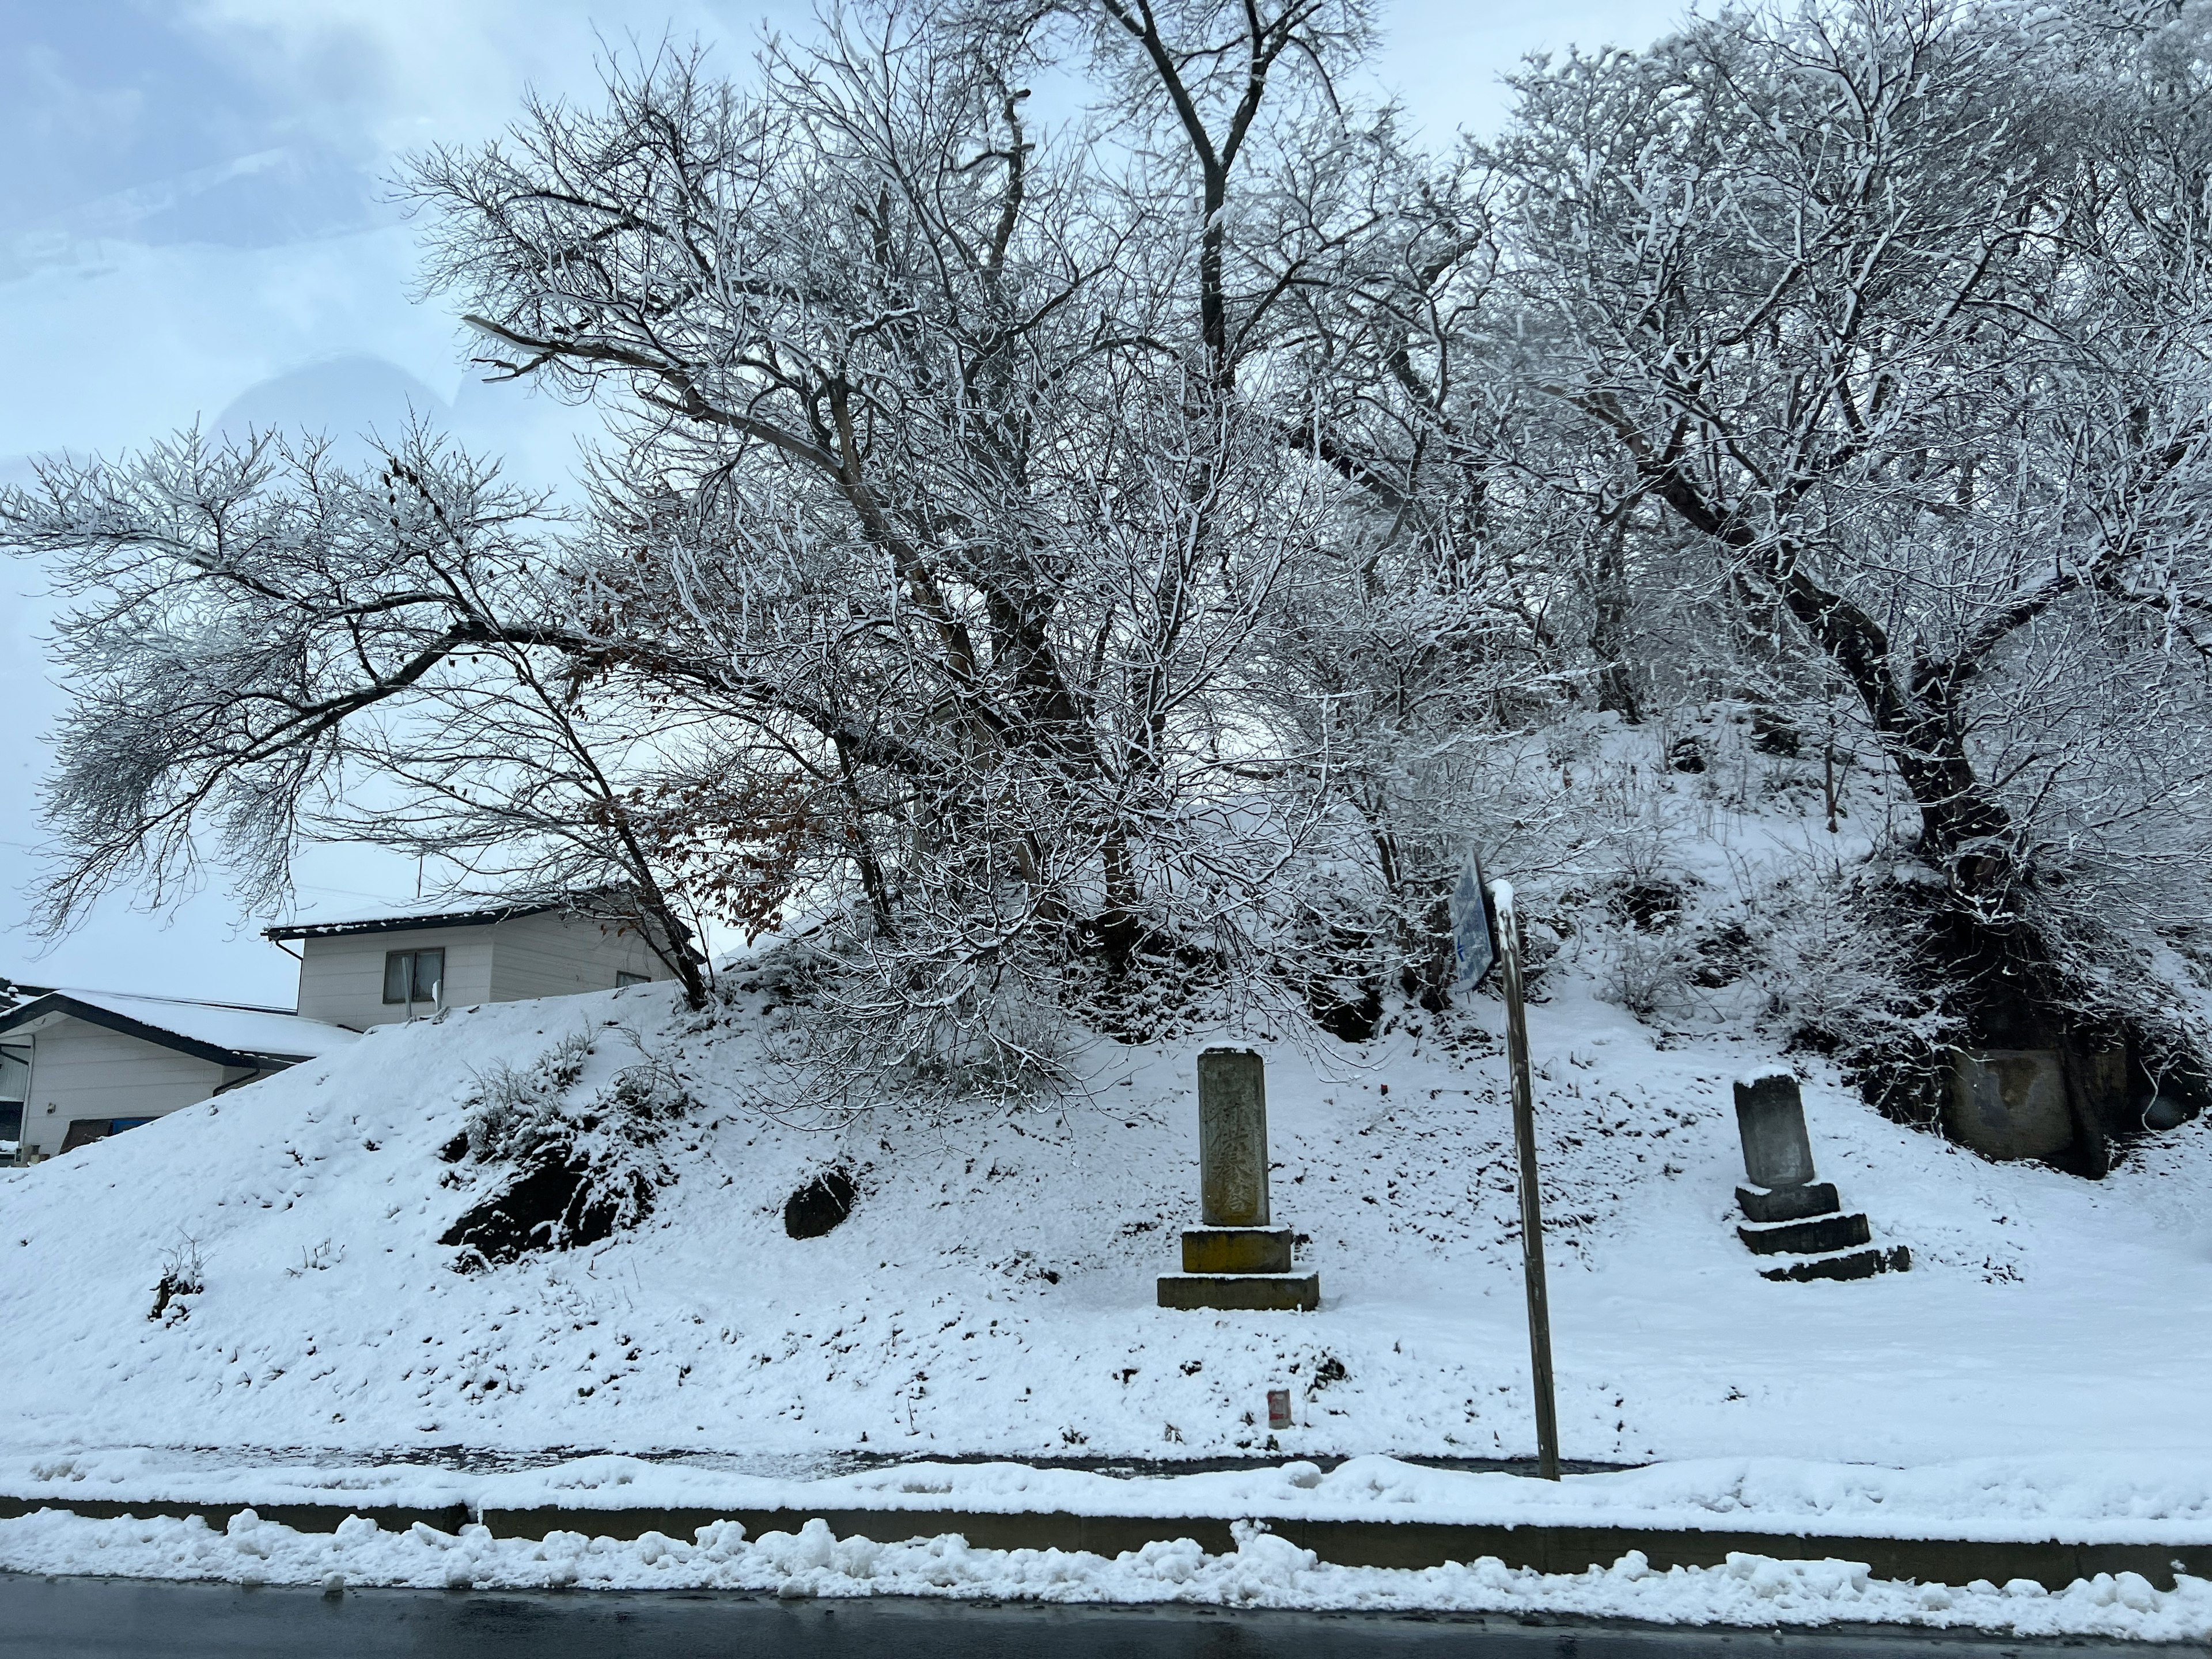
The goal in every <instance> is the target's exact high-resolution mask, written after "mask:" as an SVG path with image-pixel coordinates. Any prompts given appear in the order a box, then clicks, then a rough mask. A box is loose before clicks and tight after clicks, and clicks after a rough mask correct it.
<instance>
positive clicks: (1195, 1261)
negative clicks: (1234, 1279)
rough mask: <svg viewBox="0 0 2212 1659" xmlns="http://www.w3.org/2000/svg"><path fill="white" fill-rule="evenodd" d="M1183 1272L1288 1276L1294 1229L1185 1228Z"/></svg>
mask: <svg viewBox="0 0 2212 1659" xmlns="http://www.w3.org/2000/svg"><path fill="white" fill-rule="evenodd" d="M1182 1270H1183V1271H1184V1272H1185V1273H1288V1272H1290V1270H1291V1230H1290V1229H1289V1228H1288V1227H1186V1228H1184V1229H1183V1230H1182Z"/></svg>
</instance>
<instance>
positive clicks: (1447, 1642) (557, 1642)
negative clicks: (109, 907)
mask: <svg viewBox="0 0 2212 1659" xmlns="http://www.w3.org/2000/svg"><path fill="white" fill-rule="evenodd" d="M2180 1651H2191V1652H2198V1653H2201V1652H2202V1650H2201V1649H2190V1650H2179V1649H2165V1648H2151V1647H2147V1646H2143V1645H2141V1644H2128V1643H2103V1642H2092V1643H2078V1642H2073V1643H2065V1644H2059V1643H2047V1642H2023V1641H2017V1640H1994V1639H1990V1638H1976V1637H1964V1636H1949V1635H1942V1634H1929V1633H1923V1632H1889V1631H1866V1630H1844V1629H1830V1630H1825V1631H1813V1632H1792V1633H1789V1634H1781V1633H1778V1632H1771V1631H1741V1630H1735V1631H1730V1630H1662V1629H1650V1628H1642V1627H1635V1628H1632V1627H1626V1626H1609V1625H1593V1624H1564V1623H1562V1624H1538V1625H1527V1624H1522V1623H1521V1622H1519V1621H1518V1620H1514V1619H1510V1618H1504V1617H1499V1616H1496V1615H1492V1616H1490V1617H1474V1616H1464V1617H1462V1616H1454V1615H1443V1616H1438V1617H1434V1618H1409V1617H1406V1616H1404V1615H1386V1614H1368V1613H1270V1612H1227V1611H1223V1610H1221V1609H1218V1608H1201V1607H1145V1608H1129V1607H1030V1606H1003V1605H979V1604H974V1603H969V1602H960V1601H954V1602H940V1601H898V1600H894V1599H890V1598H885V1599H882V1600H878V1601H797V1602H781V1601H775V1599H773V1598H772V1597H765V1596H742V1595H683V1594H660V1593H644V1592H640V1593H635V1594H625V1593H606V1592H602V1593H598V1594H575V1593H570V1594H566V1595H558V1594H556V1595H535V1594H527V1595H526V1594H502V1593H500V1592H496V1591H437V1590H356V1591H352V1592H349V1593H348V1594H347V1595H344V1596H343V1597H340V1598H335V1599H332V1598H325V1596H323V1595H321V1594H320V1593H319V1592H318V1591H315V1590H313V1589H240V1588H238V1587H236V1586H234V1585H222V1584H164V1583H145V1582H143V1581H133V1580H121V1579H95V1578H62V1579H46V1578H38V1577H18V1576H14V1575H7V1574H0V1656H4V1659H19V1656H22V1659H29V1656H38V1659H47V1656H54V1659H141V1656H161V1659H203V1656H204V1659H217V1656H220V1659H264V1656H277V1655H284V1656H290V1655H295V1654H297V1655H318V1656H319V1655H333V1656H346V1659H352V1656H356V1655H358V1656H364V1659H386V1656H392V1659H399V1656H406V1659H461V1656H466V1659H618V1656H627V1655H638V1656H645V1659H710V1656H711V1659H753V1656H762V1659H852V1656H860V1655H868V1656H878V1655H888V1656H895V1659H1001V1656H1005V1659H1015V1656H1029V1655H1043V1656H1049V1659H1107V1656H1115V1659H1120V1656H1125V1655H1126V1656H1143V1659H1278V1656H1280V1659H1370V1656H1371V1659H1442V1656H1444V1655H1454V1656H1457V1655H1467V1656H1471V1659H1692V1656H1703V1655H1708V1654H1710V1655H1715V1656H1723V1659H1735V1656H1750V1655H1754V1654H1756V1655H1761V1656H1770V1659H1845V1656H1851V1659H1967V1656H1991V1659H1994V1656H1996V1655H2001V1654H2018V1655H2021V1656H2023V1659H2027V1656H2039V1655H2051V1656H2057V1655H2058V1654H2062V1653H2063V1654H2065V1655H2067V1656H2069V1659H2122V1656H2126V1659H2149V1656H2153V1655H2156V1654H2161V1653H2171V1652H2180Z"/></svg>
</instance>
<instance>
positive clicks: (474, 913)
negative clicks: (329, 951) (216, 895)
mask: <svg viewBox="0 0 2212 1659" xmlns="http://www.w3.org/2000/svg"><path fill="white" fill-rule="evenodd" d="M570 908H574V907H572V906H570V905H568V904H563V903H562V902H558V901H551V902H548V901H544V900H539V901H538V902H534V903H520V904H501V905H495V906H493V907H491V908H486V909H481V910H432V911H427V912H425V911H415V912H402V911H394V912H393V913H392V914H391V915H372V916H355V917H351V918H349V919H348V920H346V921H295V922H288V923H286V924H284V925H283V926H282V927H264V928H263V929H262V930H261V932H262V937H263V938H264V939H337V938H338V937H340V936H342V935H343V934H347V933H410V932H412V931H414V930H416V929H417V928H422V927H489V926H490V925H491V924H492V923H494V922H501V921H512V920H513V918H515V917H517V916H542V915H549V914H550V913H551V912H553V911H556V910H567V909H570Z"/></svg>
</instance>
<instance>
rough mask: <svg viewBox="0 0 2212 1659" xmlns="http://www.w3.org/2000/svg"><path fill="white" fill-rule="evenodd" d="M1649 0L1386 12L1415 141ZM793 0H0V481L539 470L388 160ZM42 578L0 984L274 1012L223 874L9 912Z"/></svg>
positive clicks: (8, 722)
mask: <svg viewBox="0 0 2212 1659" xmlns="http://www.w3.org/2000/svg"><path fill="white" fill-rule="evenodd" d="M1679 11H1680V7H1679V6H1678V5H1677V4H1675V3H1672V0H1668V3H1651V0H1551V3H1547V4H1545V5H1542V6H1535V5H1530V4H1528V3H1527V0H1516V3H1513V4H1510V5H1507V4H1488V5H1485V4H1455V3H1450V0H1396V3H1390V0H1385V3H1384V9H1383V22H1384V25H1385V27H1386V29H1387V30H1388V38H1387V41H1386V45H1385V48H1384V52H1383V57H1382V60H1381V63H1380V65H1379V74H1380V76H1381V77H1382V80H1383V83H1384V85H1385V86H1386V87H1387V88H1388V89H1389V91H1391V92H1392V93H1393V94H1395V95H1396V96H1398V97H1400V98H1401V100H1403V102H1404V104H1405V106H1406V107H1407V112H1409V114H1410V115H1411V116H1412V118H1413V120H1414V121H1415V122H1416V123H1417V124H1418V125H1419V128H1420V129H1421V130H1422V131H1424V132H1425V133H1427V134H1429V135H1431V136H1432V137H1437V138H1438V139H1442V138H1445V137H1449V134H1450V133H1451V132H1452V131H1455V129H1457V128H1461V127H1471V128H1474V129H1475V130H1477V131H1488V130H1491V129H1492V128H1493V127H1494V126H1495V125H1496V124H1497V122H1498V120H1499V118H1501V117H1502V115H1503V112H1504V91H1503V88H1501V87H1500V86H1499V84H1498V77H1499V76H1501V75H1502V74H1504V73H1505V72H1506V71H1508V70H1510V69H1511V68H1512V67H1513V66H1514V65H1515V64H1517V63H1518V61H1519V60H1520V59H1521V58H1522V56H1523V55H1524V54H1526V53H1528V52H1545V51H1556V50H1559V49H1561V48H1563V47H1565V46H1568V45H1570V44H1575V45H1580V46H1598V45H1606V44H1621V45H1642V44H1643V43H1644V42H1645V41H1647V40H1650V39H1651V38H1652V37H1654V36H1655V35H1656V34H1658V33H1662V32H1663V31H1664V30H1665V29H1666V28H1667V27H1668V26H1669V25H1670V24H1671V23H1672V22H1673V21H1674V19H1675V17H1676V16H1677V15H1678V14H1679ZM812 15H813V6H812V3H811V0H799V3H791V0H774V3H763V0H742V3H727V4H722V3H712V0H0V480H9V479H19V478H21V477H23V476H25V473H26V471H27V457H29V456H30V455H33V454H36V453H40V452H44V451H52V450H61V449H72V450H80V451H82V450H95V449H96V450H104V451H109V452H112V451H115V450H118V449H122V448H125V447H131V446H133V445H136V444H138V443H140V442H143V441H144V440H146V439H147V438H149V437H151V436H155V435H161V434H164V433H167V432H168V431H170V430H172V429H173V428H178V427H181V426H185V425H188V424H191V422H194V421H199V422H203V423H204V424H208V425H215V424H217V423H219V422H224V421H226V420H229V421H237V420H241V419H250V420H252V421H253V422H256V423H268V422H284V423H287V424H299V423H305V424H307V425H311V426H315V427H319V428H326V429H336V430H339V431H357V430H359V429H360V428H362V427H364V426H366V425H369V424H372V423H379V422H381V423H386V424H388V423H390V422H392V420H394V419H395V418H397V417H401V416H404V413H405V411H406V410H407V408H408V407H409V406H410V404H412V405H413V406H415V407H416V408H417V409H420V410H424V411H426V412H428V413H430V414H433V415H435V416H438V417H439V418H440V419H441V420H444V421H446V422H447V423H449V424H450V425H451V426H453V428H454V429H455V430H456V431H457V432H459V434H460V435H462V436H464V437H465V439H467V440H468V441H470V442H471V443H472V444H474V445H477V446H480V447H489V448H492V449H494V450H496V451H497V452H500V453H505V454H507V455H508V456H509V457H510V458H511V459H512V462H513V465H515V467H516V468H517V469H518V470H520V471H523V472H524V473H526V474H533V475H537V476H540V477H548V476H552V475H555V474H557V473H558V472H559V471H561V470H562V468H563V467H564V466H565V464H566V460H567V458H568V456H569V455H570V454H571V453H573V443H574V437H573V434H574V431H575V429H576V428H575V422H574V416H570V415H569V414H568V412H567V411H564V410H559V409H557V408H554V407H550V406H548V405H546V404H544V403H542V402H540V401H538V400H534V399H531V398H527V397H526V396H524V395H522V394H520V393H518V392H515V391H513V389H511V388H508V389H504V390H502V389H496V388H492V387H487V386H482V385H481V384H478V383H477V382H476V381H474V380H471V379H470V378H469V377H468V376H466V375H465V374H464V372H463V369H462V365H461V361H460V356H459V350H458V343H457V338H456V335H455V331H454V328H453V321H452V319H451V318H450V317H449V316H447V314H446V313H444V312H443V311H442V310H441V309H440V308H439V307H437V306H435V305H429V306H422V305H416V304H413V303H410V301H409V299H408V297H407V295H408V289H409V287H410V278H411V276H412V273H413V264H414V262H413V249H412V244H411V241H410V232H409V230H408V228H407V227H406V226H405V224H404V222H401V221H400V220H399V218H398V216H397V215H396V214H395V213H394V212H393V211H392V210H391V209H390V208H389V207H388V206H386V205H383V204H380V202H379V200H378V196H379V181H380V179H383V178H385V177H386V176H388V175H389V173H390V172H391V170H392V161H393V158H394V157H395V156H396V155H398V154H401V153H403V152H404V151H406V150H409V149H413V148H416V147H418V146H421V145H423V144H427V143H435V142H453V141H467V140H472V139H478V138H483V137H488V136H489V135H491V134H492V133H493V132H495V131H497V130H498V129H499V127H500V126H501V125H503V124H504V123H505V121H506V120H507V118H508V117H509V116H510V114H511V113H512V112H513V109H514V107H515V105H516V102H517V100H518V98H519V95H520V93H521V92H522V90H523V88H525V87H526V86H530V85H535V86H536V87H538V88H540V89H542V90H546V91H556V92H571V93H577V94H586V93H588V92H589V90H590V89H591V88H592V85H593V84H594V79H595V76H594V70H593V59H594V55H595V53H596V52H598V51H599V43H600V42H601V41H603V40H605V41H611V42H614V43H616V44H618V45H619V44H622V43H624V42H627V41H629V40H632V39H635V40H642V41H644V42H646V43H647V44H651V43H653V42H655V41H657V40H659V39H660V38H661V37H662V36H663V35H664V34H673V35H675V36H677V37H678V38H690V37H692V36H697V37H699V38H701V39H703V40H708V41H709V42H711V43H714V44H716V45H717V46H718V48H719V49H720V52H721V53H722V58H721V61H722V63H723V64H725V65H726V67H727V68H728V69H729V70H731V71H732V72H733V73H736V72H741V71H742V69H743V67H744V60H745V58H746V56H747V53H748V51H749V47H750V42H752V41H753V40H757V38H758V35H759V33H760V32H761V30H762V29H763V28H779V29H782V30H784V31H786V32H789V33H799V32H801V31H804V30H805V29H806V28H807V27H809V23H810V20H811V16H812ZM49 615H50V608H49V606H48V605H47V603H46V599H45V598H44V595H43V592H42V591H41V581H40V573H39V572H38V570H37V569H36V568H27V567H24V566H21V565H7V566H0V974H5V975H9V976H11V977H15V978H18V979H23V980H28V981H32V982H33V983H37V984H46V985H72V986H82V987H95V988H105V989H111V990H135V991H146V992H155V993H161V994H173V995H182V996H201V997H208V998H213V999H218V1000H224V999H236V1000H258V1001H265V1002H270V1003H276V1004H281V1005H283V1006H289V1005H290V1002H291V999H292V993H293V964H292V963H291V961H290V959H289V957H284V956H283V955H281V954H280V953H279V952H278V951H276V949H275V947H273V946H271V945H268V944H266V943H264V942H263V941H262V940H261V939H260V937H259V934H258V928H259V927H260V926H261V925H262V923H263V921H264V920H266V919H263V918H249V917H243V916H240V915H239V914H238V913H237V910H236V908H235V906H234V904H232V903H231V902H229V901H228V897H227V896H226V895H225V893H224V891H223V890H222V881H221V878H220V873H219V872H216V873H215V874H214V875H213V876H212V877H211V878H210V882H209V884H208V887H207V890H205V891H204V892H202V893H201V894H199V895H198V896H196V897H195V898H193V899H191V901H189V902H187V903H185V905H184V906H183V907H182V908H180V909H179V910H177V911H175V912H174V913H173V914H171V915H166V916H149V915H144V914H143V913H141V912H138V911H136V910H134V908H132V907H131V906H130V905H129V904H127V903H124V902H110V903H109V904H107V905H106V907H104V908H102V909H101V910H100V912H99V913H98V914H97V915H94V917H93V918H92V919H91V920H90V921H88V923H87V925H86V926H85V927H83V928H82V929H81V930H80V931H79V932H77V933H75V934H73V935H72V936H70V938H69V939H65V940H64V941H62V942H61V943H60V944H58V945H52V946H47V945H42V944H41V943H40V941H39V940H37V939H33V938H32V937H31V936H30V935H29V934H28V933H27V932H26V931H25V930H24V928H23V926H22V919H23V918H24V916H25V915H27V912H28V909H29V905H28V902H27V899H26V898H25V896H24V894H25V892H26V891H27V889H28V888H29V886H30V885H31V884H33V882H34V881H35V880H36V878H37V876H38V873H39V869H40V865H39V862H38V860H37V859H36V857H35V854H34V850H33V849H34V848H35V847H36V845H37V843H38V842H39V841H40V828H39V824H38V820H37V816H36V792H37V785H38V780H39V777H40V774H41V773H42V771H43V769H44V767H45V764H46V747H45V744H44V742H43V741H42V737H41V734H42V733H43V732H46V730H47V729H49V728H50V727H51V726H52V722H53V720H54V719H55V716H56V714H58V710H59V708H60V706H61V699H60V696H59V694H58V692H57V691H56V690H54V689H53V687H52V684H51V678H52V669H51V666H50V665H49V663H48V661H47V659H46V649H45V646H44V644H43V637H44V635H45V632H46V618H47V617H48V616H49ZM413 882H414V870H413V866H411V865H403V864H400V863H399V862H398V861H396V860H389V859H386V858H382V857H380V855H374V854H367V853H364V852H362V851H360V850H358V849H349V848H330V849H320V850H318V851H317V852H316V853H314V854H313V855H311V856H310V858H309V859H308V860H306V862H305V864H304V865H303V866H302V880H301V894H300V898H301V909H302V911H303V912H306V913H310V914H315V915H323V916H326V917H327V916H338V915H345V914H347V913H349V911H354V910H360V909H364V908H369V907H371V906H380V905H383V904H386V903H388V902H392V901H394V900H404V899H405V898H407V897H408V896H410V890H411V888H412V884H413Z"/></svg>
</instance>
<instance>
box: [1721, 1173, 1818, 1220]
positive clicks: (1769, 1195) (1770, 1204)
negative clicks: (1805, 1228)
mask: <svg viewBox="0 0 2212 1659" xmlns="http://www.w3.org/2000/svg"><path fill="white" fill-rule="evenodd" d="M1735 1201H1736V1205H1737V1207H1739V1208H1740V1209H1741V1210H1742V1212H1743V1213H1744V1218H1745V1219H1746V1220H1747V1221H1802V1220H1804V1219H1805V1218H1807V1217H1808V1216H1816V1215H1833V1214H1834V1213H1835V1212H1837V1211H1838V1210H1840V1209H1842V1208H1843V1207H1844V1206H1843V1203H1842V1201H1841V1200H1839V1199H1838V1198H1837V1196H1836V1183H1835V1182H1832V1181H1808V1182H1806V1183H1805V1184H1804V1185H1803V1186H1802V1187H1778V1188H1774V1189H1773V1190H1771V1191H1769V1190H1768V1189H1767V1188H1764V1187H1739V1188H1736V1189H1735Z"/></svg>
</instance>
